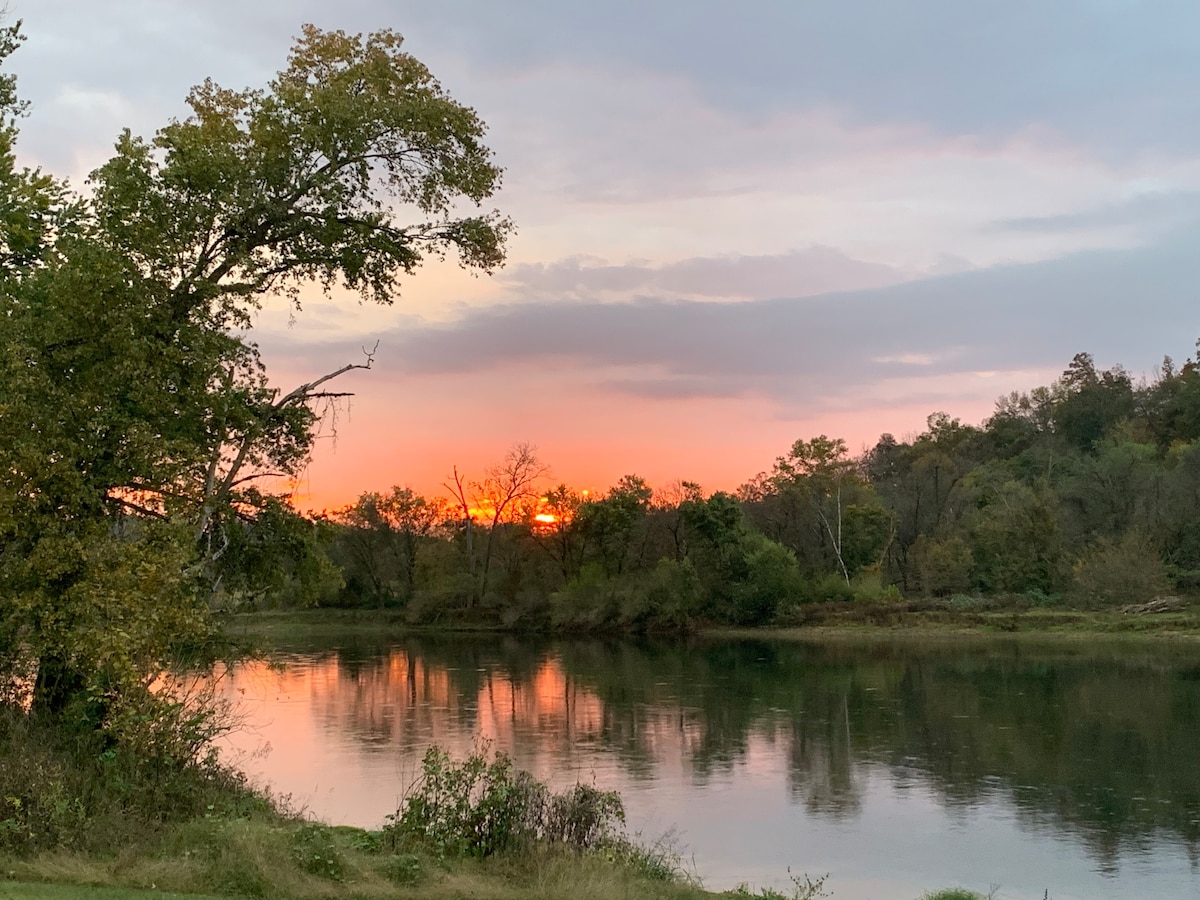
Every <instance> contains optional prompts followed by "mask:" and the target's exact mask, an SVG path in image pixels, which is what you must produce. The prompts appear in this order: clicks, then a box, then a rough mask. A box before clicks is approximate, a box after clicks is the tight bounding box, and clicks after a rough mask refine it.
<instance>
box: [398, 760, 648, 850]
mask: <svg viewBox="0 0 1200 900" xmlns="http://www.w3.org/2000/svg"><path fill="white" fill-rule="evenodd" d="M421 768H422V775H421V778H420V779H419V780H418V782H417V783H416V784H415V785H414V786H413V789H412V790H411V792H410V793H409V795H408V796H407V797H406V798H405V799H404V802H403V803H402V804H401V806H400V809H399V810H397V812H396V813H395V814H394V815H391V816H389V817H388V822H389V824H388V825H387V826H386V827H385V829H384V833H385V837H386V838H387V839H389V840H390V841H391V843H392V847H393V849H396V848H400V847H402V846H404V845H405V844H408V843H415V844H418V845H424V846H426V847H429V848H431V849H432V850H434V851H435V852H436V853H438V854H439V855H443V856H459V855H466V856H481V857H482V856H492V855H494V854H497V853H502V852H512V851H520V850H526V849H528V848H529V847H530V846H532V845H533V844H536V843H546V844H562V845H565V846H568V847H572V848H574V849H577V850H592V849H596V848H598V847H600V846H601V845H603V844H604V843H605V842H606V841H609V840H615V839H617V838H619V837H620V832H621V828H622V827H623V825H624V822H625V809H624V807H623V806H622V804H621V798H620V796H619V795H618V794H616V793H615V792H607V791H599V790H597V789H595V788H593V787H590V786H588V785H583V784H577V785H575V787H574V788H572V789H570V790H568V791H564V792H562V793H558V794H556V793H553V792H552V791H550V789H549V788H548V787H546V785H544V784H542V783H541V782H539V781H537V780H536V779H535V778H534V777H533V776H532V775H530V774H529V773H528V772H524V771H517V770H515V769H514V768H513V764H512V760H511V759H510V758H509V756H508V755H507V754H505V753H497V754H495V755H494V756H492V755H491V754H490V753H489V752H488V750H487V748H486V747H484V748H481V749H480V750H478V751H476V752H475V753H472V754H471V755H470V756H468V757H467V758H466V759H465V760H463V761H462V762H461V763H457V762H455V761H454V760H453V759H451V757H450V755H449V754H448V753H446V751H445V750H442V749H441V748H439V747H431V748H430V749H429V750H428V751H427V752H426V753H425V758H424V760H423V761H422V764H421Z"/></svg>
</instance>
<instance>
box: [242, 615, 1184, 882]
mask: <svg viewBox="0 0 1200 900" xmlns="http://www.w3.org/2000/svg"><path fill="white" fill-rule="evenodd" d="M279 659H280V662H282V664H283V666H282V668H274V667H268V666H266V665H264V664H261V663H247V664H243V665H240V666H237V667H234V668H233V669H230V670H229V671H227V672H225V673H224V677H223V678H222V679H221V681H220V684H221V689H222V691H223V692H224V694H225V696H227V697H229V698H230V699H231V700H233V701H234V702H235V705H236V707H237V709H238V710H239V714H240V716H241V717H242V720H243V723H244V724H243V726H242V727H241V728H240V729H239V730H237V731H236V732H234V733H233V734H232V735H231V736H230V737H229V739H228V740H227V742H226V744H225V747H224V752H225V754H226V756H227V758H229V759H231V760H232V761H234V762H236V763H237V764H238V765H240V766H241V767H242V768H243V769H245V770H246V771H248V772H249V773H250V774H251V776H252V777H253V778H254V779H255V780H256V781H258V782H260V783H266V784H269V785H270V786H271V787H272V788H273V789H274V790H275V791H277V792H279V793H282V794H290V795H291V797H292V801H293V803H295V804H296V805H299V806H302V807H303V808H305V809H307V810H308V811H309V812H310V813H311V814H313V815H315V816H317V817H319V818H321V819H323V820H326V821H329V822H331V823H334V824H353V825H361V826H365V827H377V826H379V825H380V824H381V823H382V822H383V819H384V816H385V815H387V814H388V813H391V812H394V811H395V810H396V807H397V804H398V802H399V799H400V797H401V795H402V794H403V791H404V789H405V787H406V786H407V785H408V784H410V783H411V782H412V780H413V778H414V776H415V774H416V772H417V771H418V768H419V765H420V760H421V756H422V755H423V753H424V752H425V750H426V748H427V747H428V746H429V745H430V744H433V743H436V744H440V745H442V746H444V747H446V748H447V749H449V750H451V751H452V752H453V753H456V754H459V755H464V754H466V753H467V752H469V751H470V750H471V749H472V747H474V746H476V745H477V744H478V742H479V741H481V740H486V741H490V742H491V743H492V745H493V746H494V747H495V748H497V749H502V750H505V751H507V752H508V753H510V754H511V755H512V756H513V758H514V760H515V761H516V763H517V764H518V766H520V767H521V768H526V769H529V770H530V771H532V772H533V773H535V774H536V775H537V776H538V777H540V778H543V779H545V780H548V781H550V782H552V783H553V784H555V785H557V786H567V785H569V784H573V783H574V782H575V781H577V780H583V781H587V782H589V783H591V782H594V783H595V784H596V785H597V786H598V787H600V788H603V789H615V790H618V791H620V793H621V795H622V797H623V798H624V801H625V805H626V809H627V811H628V816H629V822H630V827H631V830H634V831H640V832H641V833H642V835H643V837H644V838H646V839H657V838H659V837H660V836H662V835H663V834H664V833H667V832H670V833H671V839H672V840H674V841H676V842H677V843H678V845H679V846H680V847H681V848H682V849H684V851H685V856H686V857H687V859H688V860H691V861H693V862H692V864H693V865H694V867H695V870H696V871H697V872H698V873H699V874H700V875H701V876H702V877H703V879H704V883H705V884H706V885H707V886H709V887H710V888H713V889H722V888H728V887H732V886H733V885H735V884H737V883H739V882H748V883H750V884H752V885H755V886H763V885H768V886H773V887H787V886H788V885H789V883H790V882H789V880H788V877H789V876H788V869H789V867H790V869H791V871H792V872H797V873H805V872H806V873H808V874H809V875H812V876H819V875H825V874H827V873H828V875H829V879H828V881H827V888H828V889H829V890H831V891H832V893H833V896H834V898H835V900H913V898H916V897H919V896H920V895H921V893H922V892H923V891H926V890H930V889H934V888H939V887H949V886H964V887H969V888H972V889H974V890H978V891H981V892H987V891H989V890H995V892H996V893H995V896H996V898H997V900H1009V898H1013V900H1016V898H1036V900H1041V898H1042V897H1043V896H1044V895H1045V894H1047V893H1048V895H1049V897H1050V898H1052V900H1095V898H1111V900H1125V898H1128V900H1143V898H1147V897H1154V898H1157V900H1174V898H1178V900H1185V898H1195V897H1198V896H1200V645H1196V644H1190V643H1187V644H1185V643H1181V642H1160V641H1145V642H1141V641H1138V642H1124V643H1103V642H1101V643H1096V642H1087V641H1082V640H1078V639H1073V640H1069V641H1065V642H1051V641H1048V640H1035V641H1031V640H1029V639H1028V638H1025V639H1017V638H995V639H990V638H979V639H976V638H953V639H950V638H945V639H937V640H912V639H909V640H891V641H888V640H861V639H836V640H831V641H822V642H799V641H769V640H718V639H694V640H690V641H686V642H650V641H647V642H631V641H595V640H587V641H545V640H538V639H528V638H519V637H512V636H495V635H489V636H472V635H455V636H447V637H429V636H421V637H412V638H405V639H402V640H399V641H386V640H382V639H371V638H366V637H362V636H355V637H345V636H344V635H343V636H340V637H336V638H334V637H331V638H330V639H329V640H326V641H314V642H309V643H305V644H296V645H290V646H285V647H281V648H280V657H279Z"/></svg>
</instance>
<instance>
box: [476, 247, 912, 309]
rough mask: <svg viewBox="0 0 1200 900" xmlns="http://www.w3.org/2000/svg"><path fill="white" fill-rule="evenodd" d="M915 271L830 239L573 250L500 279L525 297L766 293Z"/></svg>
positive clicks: (869, 282)
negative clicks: (626, 257) (707, 251)
mask: <svg viewBox="0 0 1200 900" xmlns="http://www.w3.org/2000/svg"><path fill="white" fill-rule="evenodd" d="M910 277H912V276H911V274H908V273H905V272H903V271H901V270H899V269H896V268H893V267H891V266H885V265H880V264H879V263H871V262H865V261H863V260H859V259H853V258H852V257H850V256H847V255H846V254H844V253H842V252H841V251H839V250H836V249H834V248H832V247H811V248H809V249H807V250H794V251H792V252H790V253H781V254H775V255H762V256H742V255H729V256H719V257H694V258H691V259H684V260H678V261H676V262H671V263H665V264H659V265H654V264H651V263H645V262H642V263H636V262H635V263H628V264H626V265H610V264H608V263H605V262H604V261H603V260H589V259H587V258H586V257H572V258H569V259H564V260H559V261H558V262H553V263H523V264H518V265H516V266H514V267H512V268H511V269H508V270H507V271H504V272H501V273H500V275H499V280H500V281H501V282H503V283H505V284H506V285H508V286H509V288H510V289H511V290H512V292H513V293H516V294H519V295H520V296H522V297H523V298H554V299H566V298H574V299H588V298H597V297H603V296H607V295H616V296H620V297H626V296H628V295H630V294H637V293H640V294H643V295H654V296H661V297H673V298H705V299H708V298H728V299H768V298H771V297H810V296H813V295H816V294H825V293H830V292H833V291H847V290H856V289H862V288H873V287H883V286H885V285H889V284H897V283H899V282H901V281H905V280H907V278H910Z"/></svg>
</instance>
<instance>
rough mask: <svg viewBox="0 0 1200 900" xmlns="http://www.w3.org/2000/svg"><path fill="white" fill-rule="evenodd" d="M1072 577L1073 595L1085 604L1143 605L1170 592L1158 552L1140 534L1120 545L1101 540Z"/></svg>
mask: <svg viewBox="0 0 1200 900" xmlns="http://www.w3.org/2000/svg"><path fill="white" fill-rule="evenodd" d="M1072 575H1073V576H1074V583H1073V585H1072V591H1071V593H1072V594H1073V595H1074V599H1075V600H1076V601H1078V602H1081V603H1084V604H1089V603H1094V604H1102V605H1110V604H1119V603H1142V602H1145V601H1147V600H1151V599H1153V598H1154V597H1156V596H1160V595H1162V594H1165V593H1167V592H1168V591H1169V590H1170V583H1169V581H1168V579H1167V574H1166V568H1165V567H1164V566H1163V563H1162V559H1161V558H1160V557H1159V555H1158V550H1157V549H1156V548H1155V547H1154V545H1153V543H1152V542H1151V541H1150V539H1149V538H1148V537H1147V536H1146V535H1145V534H1144V533H1142V532H1140V531H1137V530H1133V531H1129V532H1126V534H1125V535H1124V536H1123V537H1122V538H1121V539H1120V540H1119V541H1113V540H1110V539H1109V538H1100V539H1099V540H1098V541H1096V543H1095V544H1093V545H1092V546H1091V547H1090V548H1088V550H1087V551H1086V552H1084V554H1083V555H1082V556H1081V557H1080V558H1079V561H1078V562H1076V563H1075V566H1074V568H1073V570H1072Z"/></svg>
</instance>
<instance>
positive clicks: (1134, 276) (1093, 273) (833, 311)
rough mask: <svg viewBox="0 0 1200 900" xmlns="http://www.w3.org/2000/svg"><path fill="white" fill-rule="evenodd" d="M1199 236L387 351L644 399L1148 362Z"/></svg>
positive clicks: (1198, 265) (422, 329)
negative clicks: (1095, 362)
mask: <svg viewBox="0 0 1200 900" xmlns="http://www.w3.org/2000/svg"><path fill="white" fill-rule="evenodd" d="M1198 241H1200V231H1192V232H1188V233H1186V234H1184V235H1182V236H1180V237H1179V238H1177V239H1176V240H1173V241H1171V242H1169V243H1165V244H1162V245H1159V246H1155V247H1144V248H1137V249H1133V250H1126V251H1107V252H1089V253H1082V254H1077V255H1074V256H1071V257H1067V258H1064V259H1058V260H1053V261H1049V262H1043V263H1035V264H1026V265H1014V266H1006V267H998V268H994V269H989V270H980V271H972V272H965V273H961V274H955V275H948V276H941V277H937V278H929V279H925V280H920V281H911V282H906V283H903V284H898V285H892V286H888V287H883V288H878V289H872V290H860V291H851V292H844V293H839V294H825V295H820V296H815V297H807V298H788V299H773V300H759V301H750V302H722V301H717V302H694V301H666V300H662V299H657V298H650V299H643V300H639V301H637V302H632V303H604V302H595V301H594V302H561V303H553V302H541V301H539V302H531V303H524V304H514V305H508V306H501V307H489V308H483V309H476V310H470V311H467V312H465V313H464V314H463V316H462V317H461V318H460V319H458V320H456V321H453V322H449V323H437V324H433V323H428V324H424V325H413V324H410V325H409V326H407V327H405V328H403V329H397V330H394V331H391V332H387V333H384V334H381V335H380V340H381V344H380V351H379V357H378V358H379V360H380V364H381V366H383V367H384V368H385V369H387V370H391V371H392V372H394V373H395V375H396V377H402V378H404V379H406V380H411V379H412V378H423V379H424V378H437V377H441V376H463V375H474V376H476V377H484V378H487V379H492V378H499V377H505V373H513V372H525V373H530V372H540V373H542V375H543V376H544V377H546V378H551V379H556V380H558V379H563V378H573V379H583V380H585V381H587V382H589V383H590V384H592V385H593V386H594V387H596V388H597V389H602V390H605V391H608V392H615V393H620V394H626V395H628V396H633V397H639V398H654V399H659V400H678V399H683V398H721V397H725V398H731V397H766V398H770V399H772V400H774V401H775V402H777V403H781V404H787V405H790V406H795V405H796V404H797V403H798V402H799V401H798V399H797V398H800V399H801V400H802V401H803V403H807V404H808V405H809V406H810V407H815V406H826V407H828V406H830V405H833V406H838V407H841V408H852V407H853V406H854V405H855V404H856V403H861V402H862V401H863V398H864V397H867V396H873V397H876V398H888V402H911V401H912V400H913V398H916V397H923V396H935V395H936V394H937V393H938V392H939V391H940V392H941V395H942V396H943V397H945V396H948V395H952V394H953V392H954V389H955V383H956V381H958V380H961V379H962V378H974V379H983V380H984V382H987V379H990V378H993V376H994V374H995V373H997V372H1001V373H1002V372H1011V371H1013V370H1023V371H1026V370H1036V369H1043V368H1061V367H1062V366H1064V365H1065V364H1066V362H1067V361H1069V360H1070V358H1071V356H1073V355H1074V354H1075V353H1076V352H1079V351H1081V350H1088V351H1090V352H1092V353H1094V354H1095V355H1096V356H1097V358H1098V359H1100V360H1101V361H1104V360H1106V359H1107V360H1109V361H1110V362H1111V363H1116V362H1121V363H1124V364H1126V365H1127V366H1129V367H1131V368H1133V369H1134V370H1135V371H1136V370H1138V368H1139V367H1144V368H1146V369H1148V368H1149V367H1151V366H1152V365H1153V364H1154V362H1155V361H1156V360H1157V359H1159V358H1161V355H1162V354H1163V353H1164V352H1171V351H1177V350H1178V349H1180V347H1179V344H1180V336H1181V335H1186V336H1190V335H1194V334H1200V307H1198V306H1197V304H1196V298H1195V288H1196V285H1197V284H1200V257H1198V256H1197V254H1196V253H1195V252H1194V249H1195V247H1196V246H1197V242H1198ZM1189 343H1190V339H1189ZM309 349H311V350H312V351H313V353H314V354H315V355H316V356H318V357H320V356H328V357H329V358H330V360H334V359H342V358H343V357H345V355H346V354H347V353H350V352H351V351H352V349H354V348H351V347H350V345H349V344H346V345H344V346H343V344H341V343H339V344H328V345H317V346H315V347H310V348H309ZM1026 386H1027V387H1029V386H1032V385H1026ZM801 405H803V404H801Z"/></svg>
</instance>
